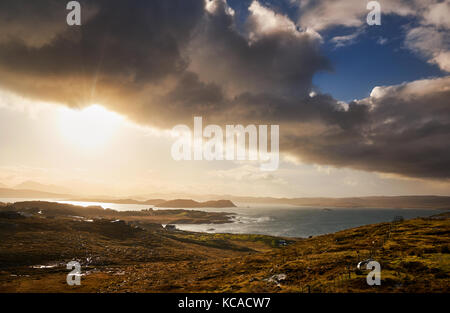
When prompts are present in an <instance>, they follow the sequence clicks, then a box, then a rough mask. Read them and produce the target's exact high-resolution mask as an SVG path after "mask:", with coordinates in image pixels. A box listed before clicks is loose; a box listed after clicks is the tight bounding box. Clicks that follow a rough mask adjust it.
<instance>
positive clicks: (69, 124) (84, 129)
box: [59, 104, 122, 149]
mask: <svg viewBox="0 0 450 313" xmlns="http://www.w3.org/2000/svg"><path fill="white" fill-rule="evenodd" d="M121 120H122V117H121V116H120V115H118V114H116V113H113V112H110V111H108V110H106V109H105V108H104V107H102V106H100V105H97V104H96V105H91V106H89V107H87V108H85V109H83V110H72V109H69V108H63V109H61V111H60V118H59V122H60V130H61V135H62V136H63V138H64V140H65V141H67V142H68V143H69V144H71V145H72V144H73V145H77V146H79V147H81V148H87V149H93V148H96V147H99V146H101V145H103V144H105V143H107V142H108V140H110V138H111V137H112V136H113V134H114V132H115V131H116V130H117V128H118V126H119V123H120V121H121Z"/></svg>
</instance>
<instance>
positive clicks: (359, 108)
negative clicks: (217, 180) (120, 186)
mask: <svg viewBox="0 0 450 313" xmlns="http://www.w3.org/2000/svg"><path fill="white" fill-rule="evenodd" d="M80 2H81V4H82V8H83V14H84V13H85V12H86V15H85V16H84V17H83V26H82V27H69V26H67V25H66V23H65V14H66V13H67V11H66V9H65V4H66V3H65V1H50V0H43V1H31V2H30V1H17V0H12V1H9V0H6V1H5V0H4V1H2V2H1V4H0V8H1V10H0V12H1V13H0V16H7V17H8V19H9V20H11V21H15V22H12V23H11V24H9V26H8V27H5V28H0V85H1V87H2V88H6V89H10V90H13V91H15V92H17V93H20V94H21V95H24V96H28V97H32V98H36V99H40V100H46V101H55V102H59V103H62V104H65V105H69V106H86V105H90V104H92V103H100V104H102V105H104V106H107V107H108V108H110V109H112V110H115V111H118V112H120V113H122V114H125V115H127V116H128V117H130V118H131V119H134V120H135V121H137V122H139V123H142V124H149V125H152V126H157V127H162V128H172V127H173V126H174V125H176V124H179V123H185V124H190V123H192V117H193V116H203V117H204V120H205V123H218V124H222V125H223V124H224V123H231V124H238V123H242V124H249V123H254V124H280V129H281V146H280V147H281V149H282V151H284V152H286V153H290V154H292V155H294V156H298V157H299V158H300V159H302V160H303V161H306V162H312V163H320V164H330V165H334V166H339V167H340V166H342V167H352V168H357V169H362V170H369V171H378V172H386V173H397V174H400V175H403V176H411V177H422V178H437V179H448V178H449V177H450V151H449V148H448V144H447V143H448V142H449V141H450V140H449V139H450V134H449V129H450V125H449V124H450V118H449V117H450V108H449V104H448V99H449V98H450V97H449V96H450V95H449V90H448V86H449V85H450V84H449V79H448V78H444V79H440V80H428V81H423V82H419V83H415V84H412V85H402V86H397V87H386V88H378V89H376V90H374V92H373V96H372V97H369V98H367V99H363V100H360V101H356V102H353V103H350V104H349V105H348V108H347V107H346V108H344V107H343V105H342V104H341V103H339V102H338V101H336V100H335V99H333V98H332V97H331V96H329V95H323V94H318V95H314V96H309V93H310V91H311V88H312V78H313V75H314V74H315V73H317V72H318V71H320V70H327V69H330V64H329V62H328V61H327V60H326V59H325V58H324V57H323V56H321V54H320V36H319V35H317V34H316V33H312V32H306V31H299V30H297V29H296V28H295V25H294V24H292V23H291V22H290V21H289V20H288V19H287V18H286V17H284V16H282V15H279V14H275V13H273V12H272V11H270V10H268V9H266V8H264V7H262V6H260V5H259V4H257V3H256V4H255V3H254V4H253V5H252V6H251V8H250V10H249V12H250V15H249V17H248V19H247V21H246V23H244V26H243V28H241V29H239V27H237V26H236V23H235V21H234V17H233V12H232V10H231V9H230V8H228V7H227V6H226V5H225V4H224V3H223V2H221V1H214V2H213V3H210V4H209V5H208V7H207V8H206V9H205V5H204V2H203V0H190V1H186V0H170V1H169V0H152V1H144V0H142V1H141V0H131V1H119V0H92V1H84V2H83V1H80ZM30 3H39V6H36V5H34V4H30ZM8 5H9V6H8ZM85 8H86V11H85V10H84V9H85ZM267 19H271V20H270V23H268V21H267ZM40 21H42V23H40ZM266 22H267V23H266ZM268 25H269V26H270V27H269V26H268ZM445 87H447V88H445Z"/></svg>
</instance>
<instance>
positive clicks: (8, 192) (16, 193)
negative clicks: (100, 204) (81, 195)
mask: <svg viewBox="0 0 450 313" xmlns="http://www.w3.org/2000/svg"><path fill="white" fill-rule="evenodd" d="M68 197H73V196H72V195H67V194H59V193H51V192H44V191H38V190H28V189H11V188H0V198H34V199H63V198H68Z"/></svg>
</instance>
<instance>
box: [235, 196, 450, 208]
mask: <svg viewBox="0 0 450 313" xmlns="http://www.w3.org/2000/svg"><path fill="white" fill-rule="evenodd" d="M229 199H231V200H232V201H235V202H246V203H265V204H268V203H270V204H289V205H294V206H308V207H333V208H410V209H414V208H420V209H450V197H447V196H427V195H425V196H376V197H349V198H271V197H233V196H230V197H229Z"/></svg>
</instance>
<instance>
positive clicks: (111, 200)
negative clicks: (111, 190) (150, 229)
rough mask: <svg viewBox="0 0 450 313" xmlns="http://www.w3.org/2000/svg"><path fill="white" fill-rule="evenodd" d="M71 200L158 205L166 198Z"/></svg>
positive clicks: (75, 199) (76, 199) (77, 199)
mask: <svg viewBox="0 0 450 313" xmlns="http://www.w3.org/2000/svg"><path fill="white" fill-rule="evenodd" d="M69 201H82V202H102V203H116V204H142V205H156V204H158V203H161V202H164V201H166V200H164V199H149V200H144V201H139V200H134V199H106V198H104V199H98V198H74V199H70V200H69Z"/></svg>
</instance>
